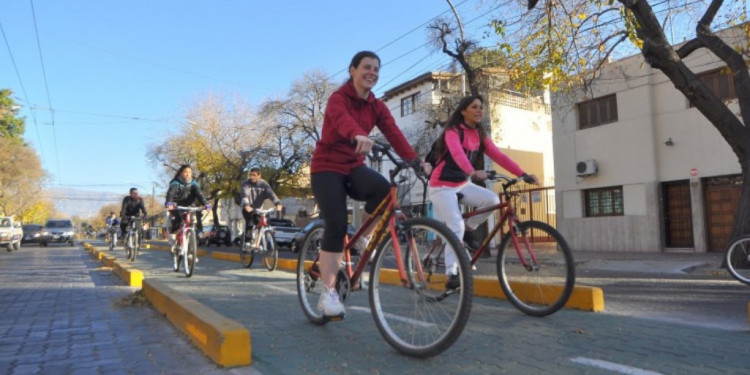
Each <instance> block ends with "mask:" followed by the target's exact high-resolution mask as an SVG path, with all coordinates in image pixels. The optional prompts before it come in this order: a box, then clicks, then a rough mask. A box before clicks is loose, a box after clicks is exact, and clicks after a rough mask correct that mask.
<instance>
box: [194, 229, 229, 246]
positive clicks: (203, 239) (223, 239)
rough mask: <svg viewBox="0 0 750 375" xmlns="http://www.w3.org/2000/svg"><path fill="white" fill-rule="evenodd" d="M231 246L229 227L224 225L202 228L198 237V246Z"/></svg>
mask: <svg viewBox="0 0 750 375" xmlns="http://www.w3.org/2000/svg"><path fill="white" fill-rule="evenodd" d="M212 244H213V245H217V246H218V245H226V246H231V245H232V237H231V235H230V233H229V227H228V226H226V225H209V226H207V227H205V228H203V232H201V234H200V235H199V236H198V245H206V246H210V245H212Z"/></svg>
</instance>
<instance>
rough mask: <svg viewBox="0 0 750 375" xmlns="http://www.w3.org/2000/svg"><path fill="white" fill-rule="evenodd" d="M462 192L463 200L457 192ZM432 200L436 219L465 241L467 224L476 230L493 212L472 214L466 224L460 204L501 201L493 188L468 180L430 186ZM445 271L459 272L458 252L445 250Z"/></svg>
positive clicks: (481, 204) (482, 206)
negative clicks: (443, 185) (453, 184)
mask: <svg viewBox="0 0 750 375" xmlns="http://www.w3.org/2000/svg"><path fill="white" fill-rule="evenodd" d="M458 193H461V194H462V195H463V196H462V197H461V202H459V201H458V197H457V196H456V194H458ZM429 194H430V201H432V207H433V209H434V212H435V219H437V220H438V221H442V222H443V223H445V225H446V226H448V229H450V230H451V231H452V232H453V233H455V234H456V237H458V239H459V241H463V238H464V231H465V230H466V226H468V227H469V228H471V229H472V230H474V229H475V228H476V227H478V226H479V225H480V224H482V223H483V222H484V221H485V220H487V218H488V217H489V216H490V215H491V214H492V212H493V211H489V212H486V213H483V214H480V215H476V216H472V217H471V218H469V219H468V220H466V223H465V224H464V219H463V217H462V216H461V215H462V214H461V207H460V206H459V203H460V204H464V205H467V206H472V207H476V208H478V209H479V208H484V207H490V206H492V205H495V204H498V203H500V198H499V197H498V196H497V194H496V193H494V192H493V191H491V190H488V189H485V188H483V187H481V186H478V185H475V184H473V183H472V182H471V181H467V182H466V183H465V184H462V185H460V186H456V187H430V190H429ZM445 273H446V274H447V275H456V274H458V263H457V261H456V254H455V253H454V252H453V251H446V252H445Z"/></svg>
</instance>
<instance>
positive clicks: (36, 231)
mask: <svg viewBox="0 0 750 375" xmlns="http://www.w3.org/2000/svg"><path fill="white" fill-rule="evenodd" d="M43 228H44V227H43V226H41V225H39V224H26V225H24V226H23V227H22V229H23V238H21V245H23V244H26V243H39V239H40V238H41V237H42V229H43Z"/></svg>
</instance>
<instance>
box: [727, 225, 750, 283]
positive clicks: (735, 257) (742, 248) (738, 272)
mask: <svg viewBox="0 0 750 375" xmlns="http://www.w3.org/2000/svg"><path fill="white" fill-rule="evenodd" d="M724 260H725V263H726V265H727V271H729V274H730V275H732V277H734V278H735V279H736V280H737V281H739V282H741V283H743V284H748V285H750V236H742V237H740V238H738V239H736V240H735V241H734V242H732V244H731V245H729V248H728V249H727V252H726V253H725V257H724Z"/></svg>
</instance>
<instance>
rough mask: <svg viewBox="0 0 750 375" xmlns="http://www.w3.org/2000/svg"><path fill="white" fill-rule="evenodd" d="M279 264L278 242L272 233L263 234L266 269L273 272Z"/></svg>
mask: <svg viewBox="0 0 750 375" xmlns="http://www.w3.org/2000/svg"><path fill="white" fill-rule="evenodd" d="M278 263H279V251H278V250H277V249H276V240H275V239H274V238H273V233H271V231H266V232H265V233H263V265H264V266H266V269H267V270H269V271H273V270H275V269H276V265H277V264H278Z"/></svg>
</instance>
